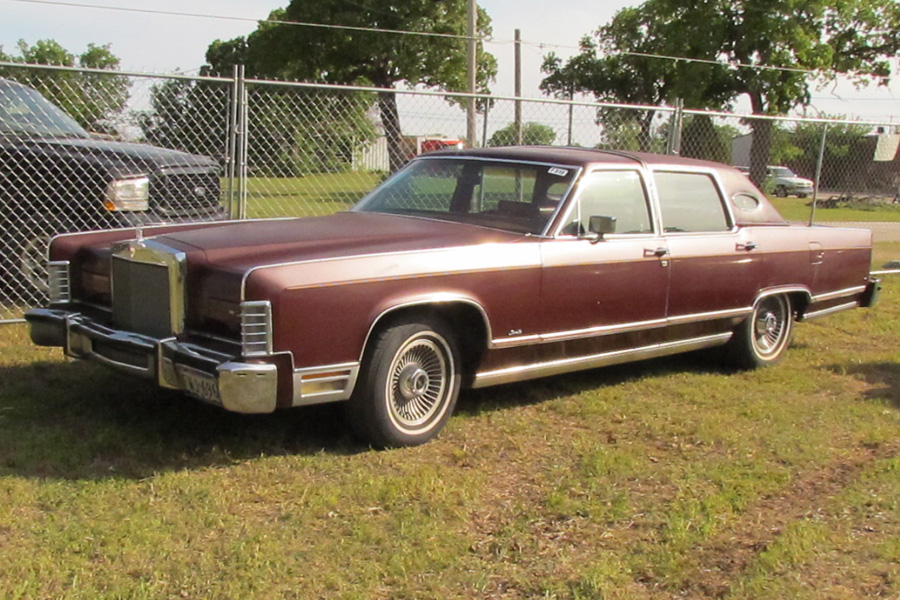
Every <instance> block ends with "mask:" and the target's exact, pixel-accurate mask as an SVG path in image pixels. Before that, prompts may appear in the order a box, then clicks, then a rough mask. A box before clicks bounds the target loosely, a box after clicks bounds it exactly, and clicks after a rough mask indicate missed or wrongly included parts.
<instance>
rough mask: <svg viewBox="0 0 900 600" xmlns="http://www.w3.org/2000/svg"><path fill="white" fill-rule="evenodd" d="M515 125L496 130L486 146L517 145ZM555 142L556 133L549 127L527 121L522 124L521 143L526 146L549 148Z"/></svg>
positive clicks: (511, 124)
mask: <svg viewBox="0 0 900 600" xmlns="http://www.w3.org/2000/svg"><path fill="white" fill-rule="evenodd" d="M517 141H518V140H517V139H516V124H515V123H510V124H509V125H507V126H506V127H504V128H503V129H498V130H497V131H495V132H494V135H492V136H491V138H490V139H489V140H488V143H487V145H488V146H514V145H515V144H516V143H517ZM555 141H556V132H555V131H553V128H552V127H550V126H549V125H544V124H542V123H535V122H533V121H529V122H528V123H523V124H522V143H523V144H525V145H526V146H551V145H553V142H555Z"/></svg>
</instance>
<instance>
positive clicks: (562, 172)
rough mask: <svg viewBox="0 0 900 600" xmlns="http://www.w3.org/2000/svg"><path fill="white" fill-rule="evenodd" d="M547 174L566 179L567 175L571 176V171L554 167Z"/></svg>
mask: <svg viewBox="0 0 900 600" xmlns="http://www.w3.org/2000/svg"><path fill="white" fill-rule="evenodd" d="M547 172H548V173H550V174H551V175H557V176H559V177H565V176H566V175H568V174H569V171H567V170H566V169H560V168H558V167H553V168H552V169H549V170H548V171H547Z"/></svg>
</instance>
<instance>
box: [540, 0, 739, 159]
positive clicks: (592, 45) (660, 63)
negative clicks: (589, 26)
mask: <svg viewBox="0 0 900 600" xmlns="http://www.w3.org/2000/svg"><path fill="white" fill-rule="evenodd" d="M707 42H708V38H705V37H703V38H700V39H696V40H694V39H690V38H689V37H688V36H684V35H682V33H681V29H680V26H679V24H678V23H673V22H670V21H665V20H660V19H658V18H656V17H655V13H654V11H653V6H652V5H651V3H650V2H648V3H645V4H642V5H641V6H638V7H629V8H625V9H623V10H621V11H619V12H618V13H616V15H615V17H614V18H613V20H612V21H611V22H610V23H609V24H607V25H604V26H602V27H600V28H599V29H598V30H597V31H595V32H594V33H593V35H587V36H584V37H583V38H582V39H581V41H580V44H579V48H580V51H579V53H578V54H576V55H575V56H573V57H572V58H571V59H569V60H568V61H565V62H564V61H563V60H562V59H561V58H560V57H558V56H556V55H555V54H554V53H551V54H549V55H547V56H546V57H545V58H544V63H543V65H542V67H541V68H542V70H543V71H544V72H545V73H546V74H547V77H546V78H544V80H543V81H542V82H541V89H542V90H543V91H544V92H546V93H548V94H553V95H555V96H557V97H566V98H571V97H572V96H573V95H574V94H575V93H579V92H580V93H588V94H592V95H593V96H594V97H595V99H596V100H598V101H600V102H612V103H624V104H638V105H645V106H659V105H662V104H666V103H669V102H671V101H673V100H674V99H675V98H685V99H687V102H686V105H687V106H688V107H690V108H708V107H710V106H715V107H720V106H721V105H722V104H724V103H726V102H727V100H728V98H729V97H730V96H729V88H728V87H727V85H726V84H725V83H726V82H725V81H723V77H722V73H721V69H718V68H716V67H715V66H711V65H707V64H702V63H674V62H671V61H664V60H659V59H658V58H655V57H654V56H652V55H656V54H673V53H676V52H677V53H679V54H680V53H683V52H684V49H685V46H686V45H689V44H690V45H698V44H699V45H704V44H706V43H707ZM704 47H705V46H704ZM691 80H701V81H704V82H705V83H704V86H703V87H700V88H698V87H696V86H692V85H689V84H688V83H687V82H689V81H691ZM655 116H656V111H654V110H631V109H623V108H602V109H600V110H599V111H598V114H597V121H598V123H600V124H601V125H603V128H604V131H605V132H606V133H604V141H603V145H607V146H610V145H611V143H612V140H615V139H621V140H623V141H625V140H626V139H627V140H632V141H633V142H635V143H636V144H637V146H636V147H634V148H630V147H629V149H633V150H643V151H649V150H652V149H654V146H656V144H655V139H656V138H655V135H654V131H653V129H654V118H655ZM617 132H618V133H617ZM630 145H631V143H630V142H629V146H630Z"/></svg>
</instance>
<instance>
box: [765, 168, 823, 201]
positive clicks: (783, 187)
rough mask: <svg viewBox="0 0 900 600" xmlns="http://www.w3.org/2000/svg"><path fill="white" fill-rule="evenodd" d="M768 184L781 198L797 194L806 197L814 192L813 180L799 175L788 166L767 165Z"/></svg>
mask: <svg viewBox="0 0 900 600" xmlns="http://www.w3.org/2000/svg"><path fill="white" fill-rule="evenodd" d="M766 177H767V179H768V185H769V186H771V189H772V191H773V192H774V194H775V195H776V196H778V197H779V198H786V197H788V196H797V197H798V198H806V197H807V196H810V195H812V193H813V182H812V181H811V180H809V179H806V178H803V177H798V176H797V174H796V173H794V172H793V171H791V170H790V169H789V168H787V167H772V166H770V167H766Z"/></svg>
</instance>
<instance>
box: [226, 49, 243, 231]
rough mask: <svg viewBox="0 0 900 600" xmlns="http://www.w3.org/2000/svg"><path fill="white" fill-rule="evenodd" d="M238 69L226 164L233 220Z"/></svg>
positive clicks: (234, 87) (232, 98)
mask: <svg viewBox="0 0 900 600" xmlns="http://www.w3.org/2000/svg"><path fill="white" fill-rule="evenodd" d="M238 69H239V67H238V65H234V67H233V69H232V82H231V106H230V107H229V110H228V162H227V163H226V172H227V175H228V198H227V205H228V217H229V218H231V219H234V218H235V216H236V211H235V201H234V196H235V184H236V179H237V171H236V165H237V161H236V159H237V129H238V104H239V103H240V95H239V92H238V88H239V85H238V81H239V77H238Z"/></svg>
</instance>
